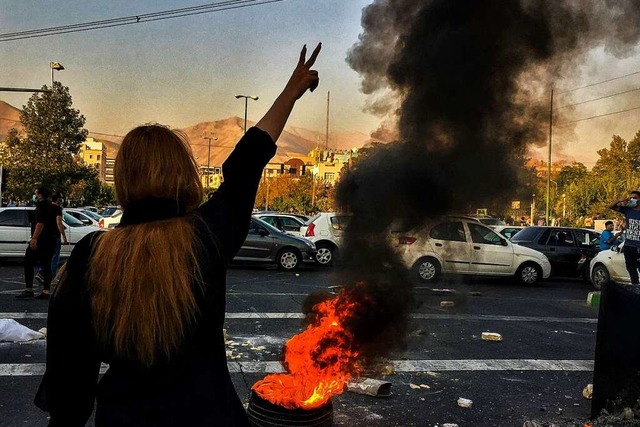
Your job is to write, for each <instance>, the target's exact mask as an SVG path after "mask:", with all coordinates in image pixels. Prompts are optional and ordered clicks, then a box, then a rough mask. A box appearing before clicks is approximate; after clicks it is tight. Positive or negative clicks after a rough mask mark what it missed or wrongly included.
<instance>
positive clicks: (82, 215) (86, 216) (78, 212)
mask: <svg viewBox="0 0 640 427" xmlns="http://www.w3.org/2000/svg"><path fill="white" fill-rule="evenodd" d="M64 212H66V213H68V214H69V215H71V216H72V217H74V218H75V219H77V220H78V221H80V222H81V223H83V224H84V225H94V226H96V227H99V226H100V224H99V221H100V219H102V217H101V216H100V215H98V214H97V213H95V212H92V211H87V210H84V208H65V209H64Z"/></svg>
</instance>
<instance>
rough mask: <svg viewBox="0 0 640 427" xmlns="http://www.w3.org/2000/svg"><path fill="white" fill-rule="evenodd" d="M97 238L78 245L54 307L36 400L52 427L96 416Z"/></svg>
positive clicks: (69, 425)
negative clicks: (92, 267) (93, 264)
mask: <svg viewBox="0 0 640 427" xmlns="http://www.w3.org/2000/svg"><path fill="white" fill-rule="evenodd" d="M94 237H95V234H91V235H88V236H86V237H85V238H83V239H82V240H81V241H80V242H78V244H77V245H76V247H75V248H74V250H73V252H72V253H71V257H70V258H69V260H68V261H67V265H66V272H65V273H64V275H65V276H64V277H63V281H61V284H60V285H58V289H56V292H55V295H53V296H52V298H51V300H50V303H49V314H48V317H47V368H46V371H45V374H44V377H43V379H42V382H41V384H40V387H39V389H38V392H37V394H36V398H35V404H36V406H38V407H39V408H40V409H42V410H44V411H47V412H49V413H50V415H51V420H50V423H49V427H58V426H65V427H74V426H84V425H85V424H86V422H87V420H88V419H89V417H90V416H91V412H92V411H93V406H94V400H95V395H96V387H97V382H98V375H99V371H100V358H99V354H98V351H97V347H96V343H95V337H94V331H93V326H92V318H91V306H90V298H89V292H88V289H87V284H86V281H85V272H86V267H87V264H88V259H89V253H90V248H91V245H90V240H91V239H92V238H94Z"/></svg>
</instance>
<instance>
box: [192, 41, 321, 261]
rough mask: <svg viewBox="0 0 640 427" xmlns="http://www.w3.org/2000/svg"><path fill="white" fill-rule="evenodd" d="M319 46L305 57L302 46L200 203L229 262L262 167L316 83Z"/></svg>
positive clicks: (247, 217)
mask: <svg viewBox="0 0 640 427" xmlns="http://www.w3.org/2000/svg"><path fill="white" fill-rule="evenodd" d="M320 48H321V45H320V44H318V46H317V47H316V48H315V49H314V51H313V53H312V54H311V56H310V57H309V60H306V55H307V48H306V46H305V47H303V48H302V51H301V52H300V57H299V59H298V63H297V64H296V67H295V69H294V71H293V74H292V75H291V77H290V78H289V80H288V82H287V84H286V85H285V87H284V89H283V90H282V93H280V95H279V96H278V97H277V98H276V100H275V101H274V102H273V105H272V106H271V108H269V110H268V111H267V113H266V114H265V115H264V117H262V119H260V120H259V121H258V123H257V124H256V126H255V127H253V128H251V129H249V130H248V131H247V133H246V134H245V135H244V136H243V137H242V139H241V140H240V142H238V144H236V147H235V148H234V149H233V151H232V152H231V154H230V155H229V157H228V158H227V160H225V162H224V164H223V165H222V173H223V176H224V182H223V183H222V185H221V186H220V188H219V189H218V190H217V191H216V192H215V193H214V194H213V196H212V197H211V198H210V199H209V200H208V201H207V202H206V203H205V204H203V205H202V206H200V209H199V210H200V213H201V215H202V218H203V219H204V220H205V221H206V222H207V223H208V224H209V227H210V228H211V230H212V231H214V233H215V235H216V236H217V238H218V241H219V243H220V244H221V246H222V248H221V249H222V252H223V256H224V258H225V259H226V260H228V261H230V260H231V259H232V258H233V257H234V256H235V254H236V253H237V252H238V250H239V249H240V246H241V245H242V243H243V242H244V239H245V238H246V237H247V232H248V231H249V223H250V219H251V210H252V209H253V205H254V203H255V199H256V193H257V191H258V185H259V183H260V178H261V176H262V172H263V170H264V167H265V166H266V165H267V163H268V162H269V159H271V157H273V155H274V154H275V152H276V145H275V141H276V140H277V139H278V137H279V136H280V134H281V133H282V130H283V129H284V126H285V124H286V122H287V119H288V118H289V115H290V114H291V111H292V109H293V106H294V105H295V103H296V101H297V100H298V99H299V98H300V97H301V96H302V95H303V94H304V93H305V92H306V91H307V90H311V91H312V90H314V89H315V88H316V87H317V86H318V82H319V78H318V72H317V71H315V70H312V69H311V66H313V64H314V62H315V60H316V58H317V56H318V54H319V53H320Z"/></svg>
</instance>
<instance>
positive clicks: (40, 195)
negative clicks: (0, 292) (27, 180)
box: [16, 187, 59, 299]
mask: <svg viewBox="0 0 640 427" xmlns="http://www.w3.org/2000/svg"><path fill="white" fill-rule="evenodd" d="M49 195H50V192H49V190H48V189H47V188H45V187H40V188H38V189H37V190H35V192H34V200H35V201H36V210H35V220H34V222H33V223H32V231H31V233H32V234H31V240H30V241H29V246H28V247H27V250H26V251H25V254H24V281H25V287H26V289H25V290H24V291H22V292H21V293H20V294H19V295H17V296H16V298H18V299H26V298H33V297H34V293H33V276H34V270H35V268H36V267H37V266H38V265H40V266H41V267H42V279H43V283H42V293H40V295H38V296H36V297H35V298H36V299H49V291H50V289H51V279H52V275H51V259H52V258H53V253H54V251H55V242H56V238H57V237H56V236H58V235H59V233H58V229H57V225H56V219H55V217H54V216H53V213H52V211H51V202H49V200H48V198H49Z"/></svg>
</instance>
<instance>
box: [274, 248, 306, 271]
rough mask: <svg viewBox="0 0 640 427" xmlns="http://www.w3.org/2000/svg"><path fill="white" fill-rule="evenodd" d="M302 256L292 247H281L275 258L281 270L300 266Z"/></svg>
mask: <svg viewBox="0 0 640 427" xmlns="http://www.w3.org/2000/svg"><path fill="white" fill-rule="evenodd" d="M301 260H302V256H301V255H300V253H299V252H298V251H297V250H295V249H293V248H284V249H282V250H281V251H280V252H279V253H278V256H277V258H276V262H277V263H278V268H279V269H281V270H295V269H297V268H298V267H300V262H301Z"/></svg>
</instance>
